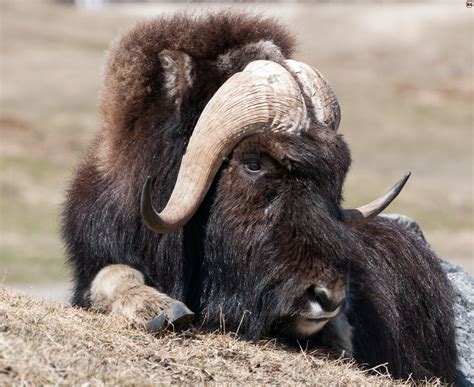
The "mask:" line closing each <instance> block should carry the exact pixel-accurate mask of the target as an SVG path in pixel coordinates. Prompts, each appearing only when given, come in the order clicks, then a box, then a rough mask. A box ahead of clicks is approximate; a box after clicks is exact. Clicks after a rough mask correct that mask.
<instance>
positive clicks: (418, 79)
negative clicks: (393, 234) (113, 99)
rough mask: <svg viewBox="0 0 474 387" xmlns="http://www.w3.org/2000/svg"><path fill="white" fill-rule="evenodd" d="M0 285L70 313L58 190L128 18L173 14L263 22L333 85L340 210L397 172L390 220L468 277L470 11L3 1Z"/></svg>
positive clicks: (354, 4) (472, 255) (329, 4)
mask: <svg viewBox="0 0 474 387" xmlns="http://www.w3.org/2000/svg"><path fill="white" fill-rule="evenodd" d="M0 4H1V5H0V7H1V9H0V17H1V101H0V109H1V110H0V152H1V153H0V163H1V164H0V170H1V174H0V189H1V192H0V193H1V195H0V222H1V224H0V227H1V229H0V233H1V235H0V238H1V239H0V284H1V283H3V284H6V285H7V286H11V287H14V288H18V289H22V290H25V291H27V292H29V293H31V294H33V295H35V296H37V297H45V298H50V299H57V300H66V299H67V292H68V289H69V284H68V271H67V267H66V266H65V264H64V252H63V248H62V245H61V240H60V238H59V231H58V230H59V214H60V208H61V202H62V201H63V198H64V192H65V187H66V186H67V184H68V181H69V180H70V179H71V176H72V173H73V171H74V168H75V166H76V165H77V164H78V162H79V161H80V160H81V158H82V157H83V156H84V153H85V151H86V149H87V146H88V144H89V142H90V141H91V139H92V137H93V135H94V132H95V130H96V128H97V126H98V113H97V110H98V109H97V103H98V92H99V87H100V82H101V67H102V66H103V64H104V54H105V52H106V50H107V47H108V46H109V44H110V42H111V41H112V40H113V39H115V38H116V36H117V35H118V34H119V33H120V32H122V31H124V30H126V29H127V28H128V27H129V26H131V25H133V24H134V23H135V22H136V21H137V20H138V19H142V18H148V17H153V16H156V15H161V14H164V13H171V12H174V11H176V10H178V9H188V10H196V11H198V12H208V11H209V10H212V9H220V8H225V7H233V8H236V9H242V10H248V11H251V12H260V13H263V14H265V15H273V16H276V17H278V18H280V19H281V20H282V22H283V23H285V24H287V25H288V26H289V28H290V30H291V31H293V32H294V34H295V35H296V36H297V40H298V42H299V46H298V50H297V53H296V58H297V59H300V60H302V61H305V62H307V63H310V64H312V65H314V66H316V67H317V68H319V70H320V71H321V72H322V73H323V74H324V75H325V76H326V77H327V78H328V79H329V80H330V82H331V84H332V86H333V87H334V89H335V90H336V94H337V96H338V98H339V101H340V103H341V106H342V117H343V118H342V122H341V126H340V132H341V133H343V134H344V136H345V137H346V139H347V141H348V143H349V145H350V147H351V149H352V155H353V159H354V163H353V166H352V170H351V172H350V173H349V177H348V180H347V182H346V185H345V198H346V204H347V205H348V206H354V205H360V204H363V203H366V202H368V201H370V200H372V199H374V198H375V197H377V196H378V195H379V194H380V193H382V192H383V191H385V190H386V189H387V188H388V187H390V186H391V185H392V184H393V183H394V182H395V181H396V180H398V178H399V177H401V176H402V175H403V173H404V172H405V171H407V170H411V171H412V173H413V175H412V178H411V179H410V181H409V183H408V185H407V187H406V188H405V190H404V191H403V192H402V194H401V195H400V197H399V198H398V199H397V200H396V201H395V203H394V204H393V205H392V206H391V207H390V212H399V213H403V214H406V215H409V216H411V217H413V218H415V219H416V220H417V221H418V222H419V223H420V225H421V226H422V228H423V231H424V232H425V235H426V237H427V239H428V241H429V242H430V243H431V244H432V246H433V247H434V248H435V250H436V251H438V252H439V254H440V255H441V256H443V257H444V258H445V259H446V260H448V261H451V262H454V263H456V264H459V265H461V266H463V267H464V268H465V269H466V270H467V271H468V272H470V273H471V275H474V242H473V239H474V238H473V218H474V217H473V145H474V134H473V133H474V132H473V117H474V114H473V113H474V107H473V106H474V104H473V102H474V101H473V64H474V60H473V53H474V49H473V40H474V23H473V21H474V20H473V18H474V16H473V15H474V14H473V12H474V9H472V8H471V9H469V8H468V7H466V4H465V0H456V1H454V0H447V1H425V2H418V3H417V2H413V1H410V2H400V1H377V2H367V1H351V2H350V4H349V2H344V1H341V2H333V1H322V2H319V1H306V2H299V1H285V2H265V3H250V2H245V3H243V2H229V3H220V2H208V3H195V2H192V3H191V2H172V3H171V2H170V3H166V2H157V1H133V2H127V1H112V0H108V1H105V0H104V1H100V0H81V1H72V0H70V1H53V0H50V1H47V0H43V1H41V0H34V1H26V0H24V1H22V0H1V1H0Z"/></svg>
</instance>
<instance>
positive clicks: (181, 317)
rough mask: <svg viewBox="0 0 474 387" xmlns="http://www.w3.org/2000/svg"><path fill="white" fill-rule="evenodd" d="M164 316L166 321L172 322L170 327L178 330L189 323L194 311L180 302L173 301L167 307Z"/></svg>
mask: <svg viewBox="0 0 474 387" xmlns="http://www.w3.org/2000/svg"><path fill="white" fill-rule="evenodd" d="M166 316H167V319H168V322H169V323H170V324H172V328H174V329H175V330H180V329H183V328H186V327H187V326H189V324H191V321H193V318H194V313H193V312H191V310H189V308H188V307H187V306H186V305H184V304H183V303H182V302H174V303H172V304H171V305H170V306H169V307H168V308H167V310H166Z"/></svg>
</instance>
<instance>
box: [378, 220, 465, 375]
mask: <svg viewBox="0 0 474 387" xmlns="http://www.w3.org/2000/svg"><path fill="white" fill-rule="evenodd" d="M382 217H384V218H387V219H390V220H393V221H395V222H397V223H399V224H400V225H402V226H404V227H406V228H408V229H409V230H410V231H411V232H413V233H414V234H415V235H417V236H418V237H419V238H420V241H422V242H424V243H426V244H427V245H428V246H429V244H428V242H426V240H425V238H424V236H423V233H422V231H421V228H420V226H419V225H418V224H417V223H416V222H415V221H414V220H413V219H411V218H409V217H407V216H404V215H398V214H389V215H382ZM429 247H430V246H429ZM430 248H431V247H430ZM438 258H439V260H440V261H441V266H442V267H443V269H444V270H445V271H446V274H447V276H448V278H449V279H450V280H451V284H452V286H453V289H454V294H455V299H454V314H455V317H454V318H455V326H456V345H457V348H458V356H459V369H460V370H461V371H462V372H463V373H464V375H465V376H466V378H467V379H468V380H470V381H471V382H474V278H472V277H471V276H470V275H469V274H468V273H466V272H465V271H464V269H463V268H462V267H460V266H457V265H453V264H452V263H449V262H446V261H445V260H443V259H442V258H441V257H439V256H438Z"/></svg>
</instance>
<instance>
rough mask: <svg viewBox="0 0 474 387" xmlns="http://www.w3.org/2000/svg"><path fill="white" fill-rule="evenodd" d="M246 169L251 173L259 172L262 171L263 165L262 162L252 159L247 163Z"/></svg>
mask: <svg viewBox="0 0 474 387" xmlns="http://www.w3.org/2000/svg"><path fill="white" fill-rule="evenodd" d="M245 167H246V168H247V170H248V171H249V172H259V171H260V170H261V169H262V164H261V163H260V160H257V159H251V160H246V161H245Z"/></svg>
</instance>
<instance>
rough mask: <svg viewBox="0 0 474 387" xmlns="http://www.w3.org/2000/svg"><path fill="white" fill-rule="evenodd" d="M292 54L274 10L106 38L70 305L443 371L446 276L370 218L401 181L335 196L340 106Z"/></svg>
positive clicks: (81, 175)
mask: <svg viewBox="0 0 474 387" xmlns="http://www.w3.org/2000/svg"><path fill="white" fill-rule="evenodd" d="M292 50H293V40H292V38H291V36H290V34H289V33H288V32H287V31H286V30H285V29H284V28H283V27H281V26H280V25H279V23H277V22H276V21H274V20H271V19H263V18H259V17H254V16H249V15H242V14H235V13H229V12H224V13H217V14H211V15H208V16H206V17H194V16H189V15H177V16H174V17H168V18H159V19H155V20H150V21H146V22H142V23H140V24H138V25H137V26H135V27H134V28H133V29H131V30H130V31H129V32H127V33H125V34H124V36H122V38H121V39H120V40H119V41H117V42H116V43H115V44H114V45H113V47H112V48H111V50H110V53H109V57H108V62H107V65H106V68H105V75H104V81H103V87H102V93H101V102H100V110H101V127H100V130H99V132H98V134H97V136H96V137H95V139H94V141H93V143H92V145H91V147H90V149H89V152H88V154H87V156H86V157H85V160H84V161H83V162H82V163H81V164H80V166H79V168H78V170H77V172H76V174H75V177H74V179H73V181H72V183H71V186H70V189H69V191H68V194H67V199H66V203H65V208H64V212H63V227H62V234H63V238H64V240H65V245H66V250H67V255H68V259H69V263H70V265H71V267H72V270H73V278H74V284H75V285H74V295H73V299H72V303H73V304H74V305H79V306H83V307H92V308H95V309H98V310H101V311H105V312H110V311H113V312H115V313H118V314H122V315H124V316H127V317H128V318H130V319H131V320H132V321H134V322H136V323H138V324H143V325H145V326H147V327H148V328H149V329H150V330H156V329H159V328H161V327H162V326H163V325H165V324H166V320H167V321H168V322H169V323H173V324H176V325H180V324H181V325H184V324H186V323H188V322H189V320H190V319H191V317H192V316H193V314H195V320H196V321H198V322H199V323H200V324H202V325H204V326H207V327H210V328H213V327H216V326H219V324H220V323H221V321H223V320H225V324H226V327H227V329H230V330H237V329H238V331H239V334H240V336H242V337H243V338H246V339H258V338H260V337H262V336H267V337H268V336H270V337H282V338H283V337H285V338H289V339H308V340H310V341H311V343H312V344H314V345H317V346H320V347H322V348H327V349H328V350H331V351H337V352H342V351H344V352H345V353H346V354H347V355H349V356H353V357H354V358H355V359H356V360H357V361H359V362H361V363H363V364H366V365H368V366H369V367H372V366H376V365H379V364H381V363H387V366H388V369H389V371H390V372H391V373H392V375H393V376H395V377H402V378H405V377H408V376H410V375H411V376H412V377H413V378H415V379H417V380H420V379H424V378H431V377H441V378H442V379H443V380H444V381H448V382H453V381H456V380H457V377H458V373H457V370H456V360H457V359H456V347H455V342H454V326H453V310H452V291H451V288H450V285H449V283H448V280H447V278H446V276H445V274H444V273H443V271H442V269H441V267H440V264H439V262H438V260H437V258H436V257H435V255H434V254H433V253H432V252H431V251H430V250H429V249H428V248H427V247H426V246H424V245H423V244H421V243H420V242H419V240H417V238H416V237H415V236H414V235H412V234H411V233H410V232H409V231H407V230H406V229H403V227H400V226H399V225H398V224H396V223H395V222H392V221H390V220H386V219H381V218H377V217H376V216H377V214H378V213H379V212H380V211H382V210H383V209H384V208H385V207H386V206H387V205H388V204H389V203H390V201H391V200H393V198H394V197H395V196H396V195H397V194H398V192H399V191H400V190H401V188H402V187H403V184H404V183H405V182H406V179H407V178H408V176H405V177H404V178H403V179H402V180H401V181H400V182H399V183H398V184H396V185H395V186H394V188H393V189H392V190H390V191H389V192H388V193H387V194H386V195H385V196H384V197H381V198H380V199H378V200H376V201H374V202H372V203H370V204H369V205H366V206H364V207H361V208H359V209H353V210H347V209H343V208H342V207H341V200H342V199H341V190H342V185H343V182H344V179H345V176H346V173H347V171H348V169H349V165H350V163H351V158H350V153H349V149H348V146H347V144H346V143H345V141H344V139H343V138H342V136H341V135H340V134H338V132H337V129H338V125H339V120H340V111H339V104H338V102H337V99H336V97H335V95H334V93H333V91H332V90H331V88H330V86H329V84H328V83H327V81H326V80H325V79H324V78H323V76H322V75H321V74H320V73H319V72H318V71H317V70H315V69H313V68H312V67H310V66H308V65H306V64H304V63H301V62H298V61H294V60H291V59H288V58H290V57H291V54H292ZM149 176H150V177H151V178H148V177H149ZM144 182H145V184H144ZM142 187H144V188H142ZM156 209H163V210H162V211H161V212H158V211H157V210H156Z"/></svg>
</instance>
